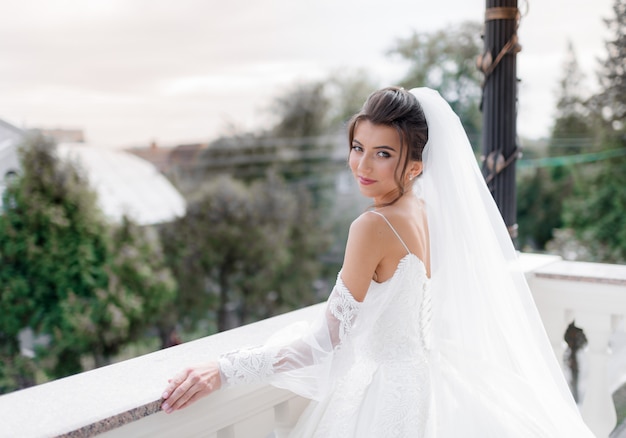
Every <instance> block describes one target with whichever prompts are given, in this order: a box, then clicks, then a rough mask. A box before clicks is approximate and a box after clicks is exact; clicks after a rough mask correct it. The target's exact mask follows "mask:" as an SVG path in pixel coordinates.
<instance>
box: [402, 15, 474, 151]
mask: <svg viewBox="0 0 626 438" xmlns="http://www.w3.org/2000/svg"><path fill="white" fill-rule="evenodd" d="M481 35H482V24H481V23H474V22H463V23H461V24H458V25H456V26H451V27H446V28H445V29H440V30H438V31H436V32H432V33H424V32H413V35H411V36H409V37H408V38H405V39H399V40H398V41H397V42H396V44H395V47H393V48H392V49H391V50H390V54H391V55H393V56H397V57H399V58H400V59H402V60H404V61H408V62H409V63H410V66H409V71H408V73H407V74H406V76H405V77H404V79H402V81H401V82H400V85H402V86H403V87H405V88H407V89H408V88H414V87H430V88H434V89H436V90H438V91H439V92H440V93H441V95H442V96H443V98H444V99H446V100H447V101H448V102H449V103H450V106H451V107H452V109H454V111H455V112H456V113H457V114H458V115H459V118H460V119H461V122H462V123H463V126H464V128H465V130H466V131H467V134H468V137H469V138H470V141H471V142H472V145H473V146H474V148H475V149H476V148H478V147H479V145H480V133H481V132H482V129H481V125H482V115H481V113H480V110H479V107H480V100H481V96H482V88H481V82H482V76H481V73H480V71H479V70H478V68H476V58H477V56H478V55H479V54H480V53H481V52H482V47H483V42H482V39H481Z"/></svg>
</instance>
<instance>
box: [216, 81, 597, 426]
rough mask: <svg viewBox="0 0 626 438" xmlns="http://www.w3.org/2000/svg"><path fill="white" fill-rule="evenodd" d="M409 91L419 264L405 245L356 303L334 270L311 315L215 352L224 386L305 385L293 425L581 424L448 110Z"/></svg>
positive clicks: (436, 99)
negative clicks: (420, 146) (416, 109)
mask: <svg viewBox="0 0 626 438" xmlns="http://www.w3.org/2000/svg"><path fill="white" fill-rule="evenodd" d="M411 92H412V93H413V94H414V95H415V96H416V97H417V99H418V101H419V102H420V104H421V106H422V108H423V110H424V114H425V116H426V120H427V122H428V131H429V139H428V142H427V144H426V147H425V149H424V157H423V163H424V171H423V174H422V176H420V178H419V180H420V183H419V184H418V185H416V186H415V187H414V192H415V193H416V196H418V197H420V198H421V199H423V201H424V205H425V208H426V213H427V218H428V226H429V234H430V242H431V247H430V250H431V252H430V257H431V258H430V266H431V269H432V272H431V278H430V279H429V278H428V277H427V275H426V270H425V267H424V264H423V263H422V261H421V260H420V259H419V258H418V257H416V256H415V255H414V254H411V253H410V251H409V250H408V248H407V255H406V256H405V257H404V258H403V259H402V260H401V261H400V263H399V264H398V267H397V268H396V271H395V273H394V275H393V276H392V277H391V278H390V279H389V280H388V281H385V282H384V283H376V282H373V281H372V283H371V285H370V287H369V290H368V292H367V295H366V297H365V299H364V301H363V302H362V303H359V302H357V301H355V300H354V298H353V296H352V294H351V293H350V292H349V291H348V290H347V289H346V287H345V285H344V284H343V282H342V281H341V273H339V276H338V278H337V283H336V285H335V287H334V288H333V290H332V292H331V294H330V296H329V298H328V301H327V304H326V306H325V307H324V308H323V309H322V311H321V313H320V315H319V316H318V317H317V318H316V319H315V320H314V321H312V322H310V323H305V322H303V323H301V324H296V325H295V326H291V327H287V328H285V329H284V330H281V331H280V332H279V333H277V334H276V335H275V336H273V337H272V338H271V339H270V340H269V341H268V342H267V343H266V344H265V345H263V346H259V347H254V348H249V349H241V350H236V351H232V352H230V353H227V354H225V355H223V356H222V357H220V359H219V366H220V371H221V377H222V382H223V386H224V387H228V386H231V385H237V384H242V383H258V382H266V383H271V384H272V385H275V386H278V387H281V388H286V389H289V390H291V391H293V392H295V393H297V394H299V395H302V396H304V397H306V398H309V399H311V400H312V401H311V403H310V405H309V406H308V407H307V409H306V410H305V412H304V413H303V415H302V416H301V418H300V420H299V421H298V423H297V425H296V426H295V428H294V430H293V431H292V434H291V436H293V437H297V438H306V437H320V438H329V437H330V438H332V437H337V438H380V437H385V438H392V437H401V438H409V437H411V438H423V437H427V438H458V437H470V438H474V437H476V438H565V437H567V438H592V437H593V434H592V433H591V432H590V430H589V429H588V427H587V426H586V425H585V424H584V422H583V421H582V418H581V416H580V414H579V412H578V410H577V407H576V405H575V403H574V400H573V398H572V396H571V394H570V392H569V389H568V386H567V384H566V382H565V379H564V377H563V374H562V372H561V370H560V367H559V365H558V362H557V360H556V358H555V356H554V353H553V351H552V348H551V346H550V343H549V341H548V338H547V336H546V334H545V331H544V329H543V325H542V323H541V319H540V317H539V314H538V312H537V309H536V307H535V305H534V302H533V299H532V296H531V294H530V291H529V289H528V285H527V283H526V280H525V277H524V274H523V272H521V271H520V270H519V269H518V268H517V264H516V263H517V262H516V260H517V254H516V252H515V249H514V247H513V245H512V242H511V240H510V237H509V235H508V232H507V230H506V226H505V225H504V222H503V221H502V217H501V216H500V213H499V211H498V209H497V206H496V205H495V202H494V201H493V198H492V196H491V194H490V193H489V190H488V188H487V187H486V184H485V183H484V179H483V177H482V174H481V173H480V169H479V168H478V165H477V163H476V159H475V157H474V155H473V152H472V150H471V146H470V144H469V141H468V140H467V136H466V135H465V132H464V130H463V127H462V125H461V123H460V121H459V120H458V117H457V116H456V114H454V112H453V111H452V110H451V108H450V107H449V105H448V104H447V103H446V102H445V101H444V100H443V99H442V98H441V96H439V94H438V93H437V92H436V91H433V90H430V89H424V88H421V89H415V90H412V91H411ZM374 213H376V212H374ZM364 214H372V213H371V212H369V213H364ZM383 217H384V216H383ZM385 220H386V219H385ZM388 224H389V223H388ZM389 226H390V227H391V229H392V230H394V233H395V229H394V228H393V226H392V224H389ZM396 235H397V236H398V238H399V239H400V241H402V238H401V236H399V235H398V234H397V233H396ZM403 244H404V242H403ZM405 248H406V245H405Z"/></svg>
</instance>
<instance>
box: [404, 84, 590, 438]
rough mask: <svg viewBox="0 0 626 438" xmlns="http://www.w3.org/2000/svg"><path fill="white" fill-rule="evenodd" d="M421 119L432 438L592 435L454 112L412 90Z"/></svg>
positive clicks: (432, 95) (431, 94) (427, 93)
mask: <svg viewBox="0 0 626 438" xmlns="http://www.w3.org/2000/svg"><path fill="white" fill-rule="evenodd" d="M411 93H413V94H414V95H415V96H416V97H417V99H418V101H419V102H420V104H421V106H422V108H423V110H424V114H425V116H426V121H427V123H428V136H429V140H428V143H427V144H426V147H425V150H424V157H423V162H424V171H423V175H422V176H421V178H419V179H420V180H421V181H420V184H421V188H419V189H418V190H419V193H420V196H421V197H422V198H423V199H424V201H425V203H426V208H427V213H428V223H429V230H430V241H431V267H432V280H431V281H432V283H431V290H432V300H433V317H432V323H433V326H432V331H433V332H432V343H433V350H432V358H431V361H432V363H431V369H432V373H433V374H432V379H433V382H432V383H433V387H432V389H433V397H434V400H433V409H432V410H431V413H433V414H434V415H432V419H433V421H431V423H430V433H431V436H436V437H458V436H472V437H473V436H480V437H492V436H493V437H499V438H500V437H505V436H506V437H517V436H519V437H525V438H527V437H591V436H593V435H592V434H591V432H590V431H589V429H588V428H587V427H586V426H585V425H584V423H583V421H582V419H581V417H580V415H579V413H578V410H577V407H576V405H575V403H574V400H573V398H572V396H571V394H570V391H569V389H568V386H567V384H566V382H565V379H564V377H563V374H562V372H561V369H560V367H559V365H558V363H557V360H556V358H555V356H554V353H553V351H552V348H551V346H550V343H549V341H548V338H547V336H546V334H545V331H544V328H543V325H542V323H541V320H540V317H539V314H538V312H537V309H536V307H535V304H534V302H533V300H532V296H531V294H530V291H529V289H528V285H527V283H526V280H525V278H524V275H523V273H522V272H520V271H519V270H518V269H517V268H516V260H517V254H516V252H515V248H514V246H513V244H512V242H511V239H510V237H509V234H508V232H507V230H506V226H505V224H504V221H503V220H502V218H501V215H500V212H499V211H498V208H497V206H496V204H495V202H494V200H493V198H492V196H491V194H490V192H489V190H488V188H487V186H486V184H485V182H484V179H483V176H482V174H481V172H480V170H479V167H478V164H477V162H476V159H475V157H474V154H473V152H472V149H471V146H470V143H469V141H468V139H467V135H466V133H465V131H464V130H463V127H462V125H461V122H460V120H459V118H458V117H457V115H456V114H455V113H454V112H453V111H452V109H451V108H450V106H449V105H448V104H447V102H446V101H445V100H444V99H443V98H442V97H441V96H440V95H439V93H438V92H436V91H434V90H431V89H428V88H416V89H413V90H411Z"/></svg>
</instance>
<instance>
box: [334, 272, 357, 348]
mask: <svg viewBox="0 0 626 438" xmlns="http://www.w3.org/2000/svg"><path fill="white" fill-rule="evenodd" d="M360 304H361V303H359V302H358V301H356V300H355V299H354V297H353V296H352V294H351V293H350V291H348V289H347V288H346V286H345V285H344V284H343V281H341V278H338V279H337V285H336V286H335V289H333V292H332V293H331V294H330V297H328V308H327V309H328V310H327V321H328V328H329V329H330V335H331V337H332V340H333V346H335V347H337V346H338V345H339V344H341V343H342V342H343V341H344V340H345V339H346V337H347V336H348V335H349V334H350V331H351V330H352V326H353V324H354V320H355V319H356V316H357V314H358V313H359V307H360Z"/></svg>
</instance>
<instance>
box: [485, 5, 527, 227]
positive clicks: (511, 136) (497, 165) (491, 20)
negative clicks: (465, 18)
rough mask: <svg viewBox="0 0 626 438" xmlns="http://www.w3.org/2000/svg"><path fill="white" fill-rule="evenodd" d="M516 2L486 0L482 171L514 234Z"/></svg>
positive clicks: (515, 210)
mask: <svg viewBox="0 0 626 438" xmlns="http://www.w3.org/2000/svg"><path fill="white" fill-rule="evenodd" d="M518 22H519V9H518V8H517V0H487V9H486V11H485V36H484V42H485V51H484V53H483V55H482V57H481V58H480V59H479V68H481V70H482V71H483V73H484V74H485V82H484V88H483V101H482V110H483V158H484V162H483V173H484V175H485V179H486V181H487V183H488V185H489V188H490V190H491V192H492V194H493V197H494V199H495V201H496V204H497V205H498V208H499V209H500V213H501V214H502V217H503V218H504V222H505V223H506V225H507V227H508V229H509V233H510V234H511V237H512V238H515V237H516V236H517V208H516V203H517V199H516V192H515V159H516V158H517V155H518V153H519V150H518V148H517V132H516V130H517V108H516V106H517V72H516V57H517V56H516V55H517V52H519V50H520V46H519V44H518V43H517V25H518Z"/></svg>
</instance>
